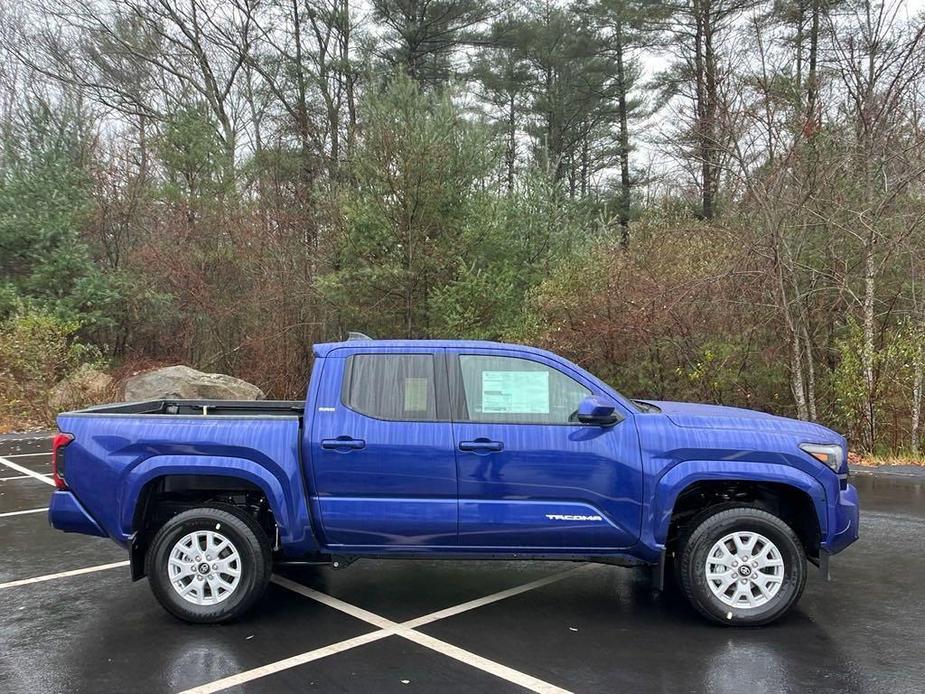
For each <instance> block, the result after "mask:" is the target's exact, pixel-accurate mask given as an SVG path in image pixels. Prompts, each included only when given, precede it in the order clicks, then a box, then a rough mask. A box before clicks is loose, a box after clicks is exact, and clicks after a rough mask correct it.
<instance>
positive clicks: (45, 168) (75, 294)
mask: <svg viewBox="0 0 925 694" xmlns="http://www.w3.org/2000/svg"><path fill="white" fill-rule="evenodd" d="M78 119H79V114H77V113H74V112H71V111H68V110H66V109H61V110H58V111H52V110H49V109H47V108H39V109H37V110H36V111H35V112H33V113H30V114H26V116H25V120H24V122H23V124H22V126H21V127H20V128H19V129H17V130H16V131H15V132H13V133H12V134H11V135H10V136H9V138H8V140H7V141H6V142H5V148H6V152H7V155H8V156H7V160H6V161H7V164H6V166H5V168H4V170H3V171H2V177H0V318H2V317H5V316H9V315H10V313H11V312H12V311H13V310H14V308H15V307H16V306H19V305H21V304H22V303H23V302H25V303H26V304H29V305H34V306H37V307H45V309H47V310H48V311H49V312H51V313H53V314H55V315H57V316H59V317H61V319H62V320H64V321H66V322H68V323H70V322H72V321H76V322H77V323H79V324H80V325H81V326H83V327H85V328H88V329H94V328H99V327H102V326H104V325H106V324H107V322H108V318H107V311H108V309H109V308H110V307H111V306H113V305H115V304H117V303H118V302H119V300H120V296H119V294H118V291H117V289H116V288H115V287H114V286H113V283H112V282H111V279H110V278H109V277H107V276H106V275H104V274H103V273H102V272H101V271H100V269H99V267H98V266H97V265H96V264H95V262H94V260H93V258H92V256H91V252H90V248H89V246H88V245H87V243H86V242H85V241H84V240H83V238H82V237H81V231H82V229H83V228H84V226H85V225H86V224H88V223H89V219H90V215H91V212H92V210H93V199H92V196H91V193H92V189H91V185H92V182H91V180H90V178H89V176H88V175H87V173H86V172H85V170H84V166H83V162H82V157H83V140H82V137H83V136H82V134H81V131H80V127H79V123H78Z"/></svg>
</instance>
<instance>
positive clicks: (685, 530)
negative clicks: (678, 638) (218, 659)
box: [49, 337, 858, 625]
mask: <svg viewBox="0 0 925 694" xmlns="http://www.w3.org/2000/svg"><path fill="white" fill-rule="evenodd" d="M314 355H315V360H314V366H313V369H312V374H311V380H310V382H309V385H308V392H307V395H306V400H305V402H304V403H303V402H283V401H261V402H249V401H248V402H240V401H214V400H211V401H210V400H204V401H191V400H157V401H151V402H139V403H128V404H124V403H123V404H114V405H103V406H99V407H92V408H89V409H86V410H82V411H79V412H67V413H64V414H61V415H60V416H59V417H58V427H59V430H60V431H61V432H62V433H60V434H58V435H57V436H56V437H55V439H54V444H53V448H54V480H55V484H56V485H57V490H56V491H55V492H54V494H53V498H52V501H51V507H50V510H49V517H50V520H51V524H52V525H53V526H54V527H55V528H58V529H60V530H63V531H65V532H78V533H86V534H89V535H97V536H101V537H109V538H112V539H113V540H115V541H116V542H117V543H119V544H120V545H122V546H124V547H125V548H126V549H127V550H128V553H129V557H130V560H131V567H132V577H133V579H135V580H137V579H140V578H142V577H144V576H147V577H148V579H149V582H150V584H151V588H152V590H153V592H154V594H155V596H156V597H157V599H158V600H159V601H160V602H161V604H162V605H163V606H164V608H166V609H167V610H168V611H169V612H171V613H172V614H174V615H176V616H177V617H179V618H181V619H185V620H187V621H190V622H222V621H226V620H229V619H232V618H234V617H236V616H238V615H240V614H241V613H242V612H244V611H245V610H247V609H248V608H250V607H251V606H252V605H253V604H254V603H255V601H256V600H258V598H259V597H260V595H261V594H262V593H263V591H264V589H265V588H266V586H267V583H268V581H269V578H270V574H271V571H272V569H273V565H274V563H284V562H296V563H300V562H306V563H324V564H331V565H333V566H335V567H341V566H346V565H348V564H349V563H350V562H352V561H354V560H355V559H357V558H363V557H375V558H415V557H426V558H430V559H434V558H446V559H495V558H496V559H531V560H536V559H549V560H560V561H562V560H565V561H585V562H599V563H605V564H613V565H618V566H648V567H651V568H652V573H653V577H654V582H655V585H656V588H658V589H661V588H663V587H664V585H665V584H666V583H669V582H670V584H671V585H676V586H678V587H679V588H680V590H682V591H683V592H684V594H685V595H686V596H687V598H688V599H689V600H690V602H691V604H692V605H693V606H694V608H695V609H696V610H697V611H699V612H700V613H701V614H703V615H704V616H706V617H707V618H709V619H711V620H713V621H715V622H718V623H721V624H732V625H758V624H766V623H769V622H771V621H773V620H775V619H777V618H778V617H780V616H781V615H782V614H784V613H785V612H786V611H787V610H788V609H789V608H790V607H791V606H792V605H793V604H794V603H795V602H796V601H797V600H798V599H799V597H800V594H801V592H802V591H803V587H804V584H805V582H806V575H807V560H808V561H809V562H810V563H812V564H814V565H816V566H819V567H820V569H821V570H822V572H823V573H824V574H825V575H827V574H828V561H829V557H830V555H832V554H835V553H837V552H839V551H841V550H843V549H844V548H845V547H847V546H848V545H849V544H851V543H852V542H854V540H856V539H857V536H858V503H857V494H856V491H855V489H854V487H853V486H852V485H850V484H849V483H848V468H847V461H846V442H845V439H844V438H843V437H842V436H840V435H839V434H837V433H835V432H833V431H831V430H829V429H826V428H824V427H822V426H819V425H817V424H813V423H809V422H803V421H796V420H792V419H785V418H782V417H776V416H772V415H769V414H765V413H761V412H753V411H749V410H744V409H737V408H730V407H718V406H713V405H697V404H682V403H676V402H657V401H639V400H631V399H628V398H626V397H624V396H623V395H621V394H620V393H618V392H616V391H615V390H614V389H613V388H611V387H610V386H608V385H607V384H606V383H604V382H602V381H601V380H599V379H597V378H595V377H594V376H592V375H591V374H589V373H587V372H586V371H584V370H583V369H581V368H580V367H578V366H576V365H575V364H572V363H571V362H569V361H567V360H565V359H563V358H561V357H559V356H557V355H555V354H551V353H549V352H546V351H543V350H540V349H535V348H531V347H523V346H517V345H507V344H499V343H492V342H475V341H458V340H456V341H416V340H407V341H387V340H381V341H380V340H369V339H368V338H365V339H363V338H362V337H361V338H359V339H351V340H348V341H345V342H337V343H330V344H319V345H316V346H315V348H314Z"/></svg>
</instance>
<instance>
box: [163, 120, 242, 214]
mask: <svg viewBox="0 0 925 694" xmlns="http://www.w3.org/2000/svg"><path fill="white" fill-rule="evenodd" d="M156 151H157V154H158V155H159V157H160V159H161V161H162V162H163V164H164V167H165V169H166V176H167V186H166V190H165V192H166V193H167V195H168V196H169V197H170V198H171V199H174V200H177V201H180V202H184V203H186V204H187V205H190V206H201V205H204V204H208V203H210V202H216V201H217V200H216V198H217V197H218V198H220V197H221V196H223V195H224V194H226V193H227V192H228V190H229V186H231V185H233V181H232V180H231V177H230V172H231V168H232V164H233V162H231V161H230V159H229V156H228V153H227V151H226V150H225V148H224V147H223V145H222V142H221V139H220V138H219V136H218V131H217V130H216V128H215V124H214V122H213V121H212V119H211V118H210V116H209V112H208V110H207V109H206V108H205V107H203V106H190V107H186V108H182V109H180V110H178V111H177V112H176V113H173V114H172V115H171V116H170V118H169V119H168V120H167V123H166V124H165V125H164V128H163V132H162V134H161V136H160V138H158V140H157V143H156Z"/></svg>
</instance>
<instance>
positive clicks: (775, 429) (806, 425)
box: [643, 400, 844, 443]
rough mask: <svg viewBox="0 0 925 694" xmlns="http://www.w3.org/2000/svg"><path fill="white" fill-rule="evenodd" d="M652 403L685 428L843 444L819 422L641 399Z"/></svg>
mask: <svg viewBox="0 0 925 694" xmlns="http://www.w3.org/2000/svg"><path fill="white" fill-rule="evenodd" d="M643 402H647V403H649V404H652V405H655V406H656V407H657V408H659V409H660V410H661V411H662V414H664V415H665V416H666V417H667V418H668V419H669V420H671V422H672V423H673V424H674V425H675V426H679V427H683V428H687V429H727V430H739V431H761V432H769V433H777V434H785V435H787V434H789V435H793V436H797V437H800V438H802V439H803V440H804V441H806V442H812V443H843V442H844V439H843V438H842V436H841V435H840V434H838V433H836V432H834V431H832V430H831V429H828V428H826V427H824V426H822V425H821V424H815V423H813V422H804V421H801V420H799V419H790V418H789V417H778V416H777V415H773V414H768V413H767V412H758V411H756V410H746V409H744V408H741V407H725V406H722V405H705V404H701V403H692V402H670V401H665V400H644V401H643Z"/></svg>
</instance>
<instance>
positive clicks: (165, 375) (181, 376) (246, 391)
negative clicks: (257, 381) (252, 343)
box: [123, 366, 266, 402]
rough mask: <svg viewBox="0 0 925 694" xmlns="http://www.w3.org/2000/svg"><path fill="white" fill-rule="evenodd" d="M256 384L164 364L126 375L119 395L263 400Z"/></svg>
mask: <svg viewBox="0 0 925 694" xmlns="http://www.w3.org/2000/svg"><path fill="white" fill-rule="evenodd" d="M265 397H266V396H265V395H264V393H263V391H262V390H260V388H258V387H257V386H255V385H253V384H252V383H248V382H247V381H242V380H241V379H240V378H234V377H233V376H226V375H225V374H207V373H203V372H202V371H196V369H191V368H190V367H188V366H167V367H164V368H163V369H154V370H153V371H145V372H144V373H140V374H138V375H137V376H132V377H131V378H128V379H126V381H125V385H124V391H123V399H124V400H125V401H126V402H138V401H141V400H170V399H173V398H177V399H185V400H263V399H264V398H265Z"/></svg>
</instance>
